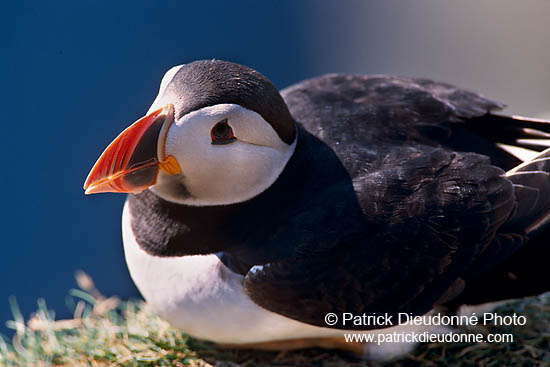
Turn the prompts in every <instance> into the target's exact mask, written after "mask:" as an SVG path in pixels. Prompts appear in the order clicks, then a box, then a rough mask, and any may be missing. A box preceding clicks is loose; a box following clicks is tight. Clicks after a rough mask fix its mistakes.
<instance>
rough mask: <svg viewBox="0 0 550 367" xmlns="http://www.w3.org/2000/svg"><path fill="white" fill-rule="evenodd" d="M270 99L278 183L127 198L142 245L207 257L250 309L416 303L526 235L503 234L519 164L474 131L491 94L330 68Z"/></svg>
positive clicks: (310, 312) (295, 314)
mask: <svg viewBox="0 0 550 367" xmlns="http://www.w3.org/2000/svg"><path fill="white" fill-rule="evenodd" d="M185 88H187V86H186V87H185ZM282 95H283V97H284V100H285V101H286V104H287V105H288V107H289V110H290V113H291V115H292V117H293V118H294V120H295V121H296V123H297V125H298V144H297V147H296V151H295V153H294V155H293V157H292V158H291V159H290V161H289V163H288V164H287V167H286V168H285V170H284V171H283V173H282V174H281V176H280V177H279V179H278V180H277V181H276V182H275V183H274V184H273V185H272V186H271V187H270V188H269V189H267V190H266V191H265V192H264V193H262V194H260V195H259V196H257V197H255V198H253V199H251V200H249V201H247V202H244V203H239V204H234V205H228V206H220V207H206V208H205V207H202V208H197V207H186V206H181V205H176V204H171V203H168V202H165V201H163V200H162V199H160V198H158V197H156V196H155V195H154V194H152V193H151V192H144V193H142V194H139V195H136V196H132V197H131V198H130V209H131V211H132V214H133V217H134V221H133V223H132V227H133V230H134V233H135V234H136V237H137V239H138V242H139V243H140V245H141V246H142V248H144V249H145V250H146V251H148V252H149V253H151V254H153V255H156V256H174V255H178V256H184V255H189V254H199V253H218V254H219V256H220V257H221V258H222V260H223V261H224V262H225V263H226V265H228V266H230V267H231V268H232V269H233V270H234V271H237V272H240V273H242V274H246V277H245V283H244V284H245V288H246V290H247V292H248V294H249V296H250V297H251V298H252V299H253V300H254V301H255V302H256V303H258V304H259V305H260V306H262V307H265V308H267V309H269V310H271V311H274V312H277V313H280V314H283V315H286V316H288V317H291V318H294V319H297V320H300V321H303V322H307V323H310V324H314V325H319V326H327V325H326V324H325V323H324V315H325V314H326V313H327V312H335V313H337V314H338V313H341V312H352V313H355V314H362V313H363V312H367V313H373V312H377V313H385V312H387V313H390V314H395V313H397V312H412V313H414V314H422V313H425V312H427V311H429V310H430V309H431V308H432V307H433V306H434V305H435V304H440V303H443V302H447V301H448V300H450V299H452V298H454V297H456V296H457V295H458V294H460V293H461V292H462V290H463V289H464V283H465V281H466V287H467V282H468V280H471V279H475V277H476V276H479V273H480V272H481V273H483V272H486V271H488V270H490V269H491V267H492V266H494V264H496V263H498V262H500V261H502V260H504V259H505V258H506V257H508V256H510V255H511V254H513V253H514V252H515V251H516V250H517V249H519V248H521V246H522V245H524V244H525V243H526V242H527V241H528V239H529V234H528V233H527V231H526V230H524V229H525V228H521V226H519V227H518V226H517V225H516V227H514V228H513V230H512V229H510V230H509V231H508V232H506V231H504V232H503V231H502V228H506V225H505V224H506V223H507V221H508V220H509V219H511V218H515V217H514V215H515V214H516V213H517V210H516V209H517V207H519V206H518V203H517V198H516V195H515V189H514V185H515V183H514V182H513V180H512V179H509V178H507V177H506V176H505V172H504V169H506V170H508V169H510V168H512V167H513V166H514V165H516V164H517V163H518V160H517V159H516V158H515V157H513V156H511V155H509V154H508V153H506V152H504V151H502V150H501V149H499V148H498V147H497V146H496V145H495V142H494V141H491V140H490V139H487V138H486V137H485V136H483V135H480V134H479V133H478V132H476V126H478V125H479V124H483V123H484V122H485V120H490V121H492V117H491V116H493V115H490V114H489V113H490V112H491V111H492V110H496V109H498V108H500V107H501V105H500V104H498V103H495V102H492V101H490V100H488V99H486V98H483V97H481V96H479V95H476V94H474V93H470V92H466V91H463V90H460V89H457V88H455V87H452V86H450V85H447V84H443V83H436V82H433V81H429V80H423V79H407V78H395V77H387V76H375V77H365V76H345V75H329V76H324V77H320V78H316V79H312V80H309V81H304V82H302V83H300V84H298V85H296V86H293V87H290V88H288V89H287V90H285V91H283V92H282ZM205 100H207V99H205ZM204 103H206V102H204ZM218 103H219V102H218ZM226 103H227V102H226ZM232 103H236V102H235V101H232ZM257 112H259V111H257ZM259 113H260V112H259ZM468 141H471V143H470V144H469V143H468ZM457 147H461V150H462V151H457ZM489 157H490V158H489ZM491 160H492V161H493V162H491ZM495 164H496V165H498V166H500V167H497V166H495ZM526 193H528V192H527V191H524V193H523V194H524V195H523V197H524V200H531V201H533V198H532V197H530V196H529V195H528V194H526ZM535 201H537V202H538V207H543V206H544V205H543V204H544V203H545V202H542V201H540V200H539V198H538V197H537V198H536V199H535ZM533 205H535V204H533ZM524 219H525V218H522V220H524ZM487 254H491V256H487ZM255 265H261V266H256V267H253V266H255ZM479 269H482V271H480V270H479ZM333 327H342V325H341V324H336V325H334V326H333ZM347 327H349V325H347Z"/></svg>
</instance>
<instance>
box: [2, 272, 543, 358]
mask: <svg viewBox="0 0 550 367" xmlns="http://www.w3.org/2000/svg"><path fill="white" fill-rule="evenodd" d="M79 285H80V287H81V288H83V291H82V290H72V291H71V292H70V294H71V296H72V297H73V298H74V299H75V301H76V306H75V312H74V313H75V314H74V318H73V319H70V320H61V321H59V320H58V321H54V320H53V317H52V313H51V312H50V311H48V310H47V308H46V305H45V303H44V301H39V302H38V306H39V307H38V311H37V313H36V315H34V316H33V317H32V318H31V320H29V321H27V322H25V321H24V320H23V318H22V316H21V314H20V313H19V311H18V309H17V306H16V304H15V301H14V300H13V299H11V300H10V301H11V302H12V308H13V314H14V320H13V321H10V322H9V323H8V325H9V326H10V327H12V328H14V329H15V331H16V332H15V335H14V337H13V340H12V341H11V342H7V341H3V340H0V365H1V366H18V367H19V366H21V367H23V366H24V367H29V366H32V367H42V366H97V367H104V366H113V367H115V366H121V367H122V366H127V367H130V366H131V367H138V366H139V367H145V366H147V367H152V366H173V367H175V366H219V367H228V366H231V367H239V366H241V367H245V366H266V367H267V366H319V367H336V366H397V367H400V366H403V367H404V366H407V367H408V366H487V367H490V366H550V294H546V295H542V296H539V297H532V298H527V299H523V300H520V301H516V302H513V303H509V304H507V305H505V306H503V307H500V308H499V309H497V312H498V313H499V314H500V315H507V314H512V313H513V312H516V313H521V314H522V315H526V316H527V318H528V323H527V325H525V326H513V327H497V326H494V325H491V326H489V327H487V328H486V329H485V332H491V333H513V334H514V342H513V343H494V344H485V343H482V344H458V343H453V344H439V343H435V344H422V345H420V346H419V347H418V348H416V350H415V351H414V353H413V354H411V355H409V356H407V357H406V358H405V359H401V360H398V361H394V362H391V363H387V364H382V365H380V364H377V363H375V362H370V361H365V360H361V359H358V358H355V357H353V356H350V355H346V354H345V353H341V352H333V351H325V350H320V349H311V350H304V351H299V352H281V353H276V352H258V351H242V350H239V351H235V350H219V349H217V348H215V347H214V346H212V345H210V344H208V343H204V342H200V341H197V340H195V339H192V338H190V337H188V336H186V335H185V334H183V333H181V332H180V331H177V330H175V329H173V328H171V327H170V326H169V325H168V323H166V322H165V321H163V320H162V319H160V318H159V317H157V316H156V315H155V314H154V313H153V312H152V311H151V310H150V309H149V308H148V307H147V305H145V304H144V303H143V302H141V301H127V302H121V301H119V300H118V299H117V298H114V297H112V298H105V297H103V296H102V295H101V294H100V293H99V292H98V291H97V290H96V289H95V287H94V286H93V282H92V281H91V279H89V278H88V277H87V276H85V275H84V274H80V275H79Z"/></svg>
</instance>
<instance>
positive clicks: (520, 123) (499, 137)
mask: <svg viewBox="0 0 550 367" xmlns="http://www.w3.org/2000/svg"><path fill="white" fill-rule="evenodd" d="M478 120H479V121H478ZM481 120H482V121H481ZM467 126H468V129H470V130H472V131H475V132H476V133H478V134H479V135H481V136H483V137H485V138H486V139H488V140H490V141H493V142H495V143H500V144H505V145H509V146H513V147H520V148H524V149H529V150H534V151H537V152H541V151H543V150H544V149H546V148H548V147H550V121H547V120H541V119H534V118H527V117H522V116H506V115H499V114H494V113H491V114H487V115H484V116H481V117H478V118H474V119H471V120H469V121H468V122H467Z"/></svg>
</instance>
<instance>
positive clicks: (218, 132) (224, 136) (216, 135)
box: [210, 119, 237, 144]
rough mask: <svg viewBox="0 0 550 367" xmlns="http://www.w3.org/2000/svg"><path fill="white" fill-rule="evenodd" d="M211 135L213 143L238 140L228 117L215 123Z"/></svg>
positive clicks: (226, 142) (227, 142)
mask: <svg viewBox="0 0 550 367" xmlns="http://www.w3.org/2000/svg"><path fill="white" fill-rule="evenodd" d="M210 137H211V138H212V144H229V143H232V142H234V141H235V140H237V138H236V137H235V135H233V129H232V128H231V126H229V123H228V122H227V119H223V120H221V121H220V122H218V123H217V124H216V125H214V127H213V128H212V130H210Z"/></svg>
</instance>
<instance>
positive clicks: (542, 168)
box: [503, 148, 550, 237]
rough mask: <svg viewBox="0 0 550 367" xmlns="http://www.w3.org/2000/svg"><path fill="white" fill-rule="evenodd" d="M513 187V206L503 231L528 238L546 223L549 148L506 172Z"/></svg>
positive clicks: (549, 212) (548, 213)
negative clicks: (514, 207)
mask: <svg viewBox="0 0 550 367" xmlns="http://www.w3.org/2000/svg"><path fill="white" fill-rule="evenodd" d="M506 177H507V178H508V179H509V180H510V181H512V183H513V184H514V191H515V194H516V202H517V207H516V211H515V213H514V214H513V216H512V217H511V218H510V219H509V220H508V222H507V224H506V226H505V228H503V230H505V231H512V232H516V233H522V234H524V235H526V236H527V237H532V236H533V235H535V234H536V233H537V232H538V231H540V230H542V229H544V228H545V227H546V225H547V224H548V222H549V220H550V148H549V149H546V150H545V151H543V152H542V153H540V154H539V155H537V156H536V157H535V158H534V159H532V160H530V161H527V162H524V163H522V164H520V165H519V166H517V167H515V168H513V169H511V170H510V171H508V172H506Z"/></svg>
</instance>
